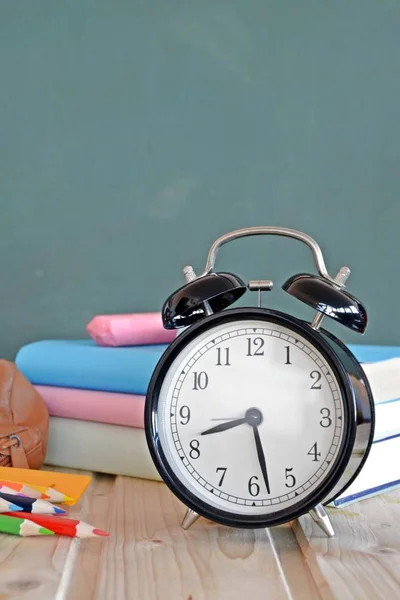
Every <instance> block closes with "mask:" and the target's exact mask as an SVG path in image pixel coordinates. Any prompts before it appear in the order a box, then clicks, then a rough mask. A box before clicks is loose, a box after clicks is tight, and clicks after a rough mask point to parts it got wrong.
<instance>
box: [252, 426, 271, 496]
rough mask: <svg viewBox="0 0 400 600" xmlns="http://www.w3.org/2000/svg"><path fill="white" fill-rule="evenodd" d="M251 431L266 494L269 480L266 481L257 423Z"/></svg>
mask: <svg viewBox="0 0 400 600" xmlns="http://www.w3.org/2000/svg"><path fill="white" fill-rule="evenodd" d="M253 432H254V440H255V442H256V449H257V456H258V462H259V464H260V469H261V473H262V475H263V478H264V482H265V486H266V488H267V492H268V494H270V493H271V491H270V489H269V481H268V473H267V463H266V462H265V455H264V450H263V447H262V443H261V438H260V432H259V431H258V427H257V425H253Z"/></svg>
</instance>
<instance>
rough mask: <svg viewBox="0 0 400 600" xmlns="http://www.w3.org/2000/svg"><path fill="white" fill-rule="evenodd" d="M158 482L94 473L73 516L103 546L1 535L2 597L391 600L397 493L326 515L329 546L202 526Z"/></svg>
mask: <svg viewBox="0 0 400 600" xmlns="http://www.w3.org/2000/svg"><path fill="white" fill-rule="evenodd" d="M184 512H185V508H184V506H183V505H182V504H181V503H180V502H179V501H178V500H176V498H174V496H173V495H172V494H171V493H170V491H169V490H168V489H167V487H166V486H165V485H164V484H161V483H156V482H150V481H144V480H143V481H142V480H137V479H131V478H128V477H117V478H115V477H112V476H107V475H96V476H94V477H93V482H92V484H91V485H90V487H89V489H88V490H87V492H86V493H85V495H84V497H83V498H82V499H81V501H80V502H79V503H78V504H77V505H76V506H74V507H71V511H70V514H71V516H72V517H76V518H80V519H83V520H86V521H88V522H91V523H93V524H94V525H96V526H97V527H100V528H102V529H106V530H108V531H110V533H111V538H110V539H109V540H71V539H69V538H63V537H56V538H31V539H29V538H28V539H22V538H17V537H14V536H5V535H3V536H0V600H3V599H5V598H7V599H8V598H18V600H25V599H26V600H28V598H29V600H75V599H77V598H79V599H80V598H82V599H85V600H92V599H93V600H95V599H96V600H114V599H115V598H120V599H121V600H131V599H135V600H136V599H141V598H146V600H153V599H154V600H155V599H157V600H158V599H160V598H162V599H163V600H170V599H173V600H176V599H179V600H180V599H183V600H190V599H191V600H203V599H205V600H207V599H211V598H212V599H213V600H228V599H229V600H235V599H236V598H238V599H239V598H240V599H243V598H246V597H247V596H251V598H252V600H257V599H258V598H262V599H267V600H275V599H277V600H281V599H282V600H339V599H340V600H350V599H351V600H375V599H381V598H382V599H385V600H392V599H393V600H394V599H396V600H397V599H398V598H399V597H400V535H399V531H398V527H397V521H398V519H399V516H400V490H399V491H397V492H392V493H391V494H386V495H383V496H379V497H376V498H373V499H370V500H365V501H363V502H360V503H358V504H355V505H351V506H349V507H348V508H344V509H341V510H336V509H331V510H330V516H331V518H332V521H333V524H334V527H335V530H336V532H337V534H336V537H335V538H333V539H327V538H326V537H325V536H324V535H323V533H322V532H321V531H320V530H319V529H318V527H317V526H316V525H315V524H314V523H313V521H312V520H311V519H310V518H309V517H307V516H306V517H302V519H301V521H300V524H299V523H294V524H293V528H291V527H290V526H283V527H278V528H274V529H271V530H268V531H265V530H238V529H231V528H227V527H222V526H219V525H215V524H213V523H210V522H208V521H206V520H204V519H201V520H199V521H197V523H195V525H194V526H193V527H192V528H191V529H190V530H189V531H186V532H185V531H183V530H182V529H181V527H180V522H181V520H182V518H183V515H184Z"/></svg>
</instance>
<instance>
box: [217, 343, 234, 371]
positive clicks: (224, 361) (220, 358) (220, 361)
mask: <svg viewBox="0 0 400 600" xmlns="http://www.w3.org/2000/svg"><path fill="white" fill-rule="evenodd" d="M222 350H225V354H224V353H223V352H222ZM230 366H231V363H230V362H229V348H217V367H230Z"/></svg>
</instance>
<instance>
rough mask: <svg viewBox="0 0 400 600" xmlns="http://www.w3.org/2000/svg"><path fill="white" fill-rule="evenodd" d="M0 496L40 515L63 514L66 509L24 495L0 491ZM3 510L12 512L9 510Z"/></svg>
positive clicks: (26, 510)
mask: <svg viewBox="0 0 400 600" xmlns="http://www.w3.org/2000/svg"><path fill="white" fill-rule="evenodd" d="M0 498H3V500H7V501H8V502H12V503H13V504H16V505H17V506H20V507H21V509H22V510H24V511H25V512H32V513H37V514H42V515H65V514H66V511H65V510H64V509H63V508H59V507H58V506H53V505H52V504H50V502H46V500H37V499H35V498H25V496H13V495H12V494H4V493H3V492H0ZM5 512H12V511H10V510H8V511H5Z"/></svg>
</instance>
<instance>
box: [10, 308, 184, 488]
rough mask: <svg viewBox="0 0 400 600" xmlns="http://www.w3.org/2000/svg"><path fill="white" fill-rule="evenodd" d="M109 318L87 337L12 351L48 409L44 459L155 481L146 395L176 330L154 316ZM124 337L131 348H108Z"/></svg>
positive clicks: (97, 320)
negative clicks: (146, 425) (147, 435)
mask: <svg viewBox="0 0 400 600" xmlns="http://www.w3.org/2000/svg"><path fill="white" fill-rule="evenodd" d="M135 317H137V318H135ZM110 319H111V321H110V322H109V321H108V320H107V318H106V317H96V318H95V319H94V320H93V321H92V322H91V323H90V324H89V325H88V331H89V332H90V334H91V336H92V337H93V339H91V340H68V341H65V340H45V341H39V342H34V343H31V344H28V345H26V346H24V347H23V348H21V350H20V351H19V352H18V354H17V357H16V364H17V367H18V368H19V370H20V371H21V372H22V373H23V374H24V375H25V377H26V378H27V379H29V381H30V382H31V383H33V384H34V385H35V387H36V389H37V390H38V392H39V393H40V395H41V396H42V398H43V400H44V401H45V403H46V405H47V407H48V410H49V414H50V426H49V443H48V449H47V454H46V459H45V460H46V464H48V465H52V466H58V467H71V468H77V469H86V470H89V471H98V472H102V473H111V474H120V475H130V476H136V477H142V478H150V479H159V476H158V473H157V471H156V469H155V467H154V465H153V463H152V460H151V458H150V454H149V452H148V449H147V443H146V439H145V435H144V429H143V427H144V422H143V420H144V403H145V394H146V391H147V387H148V384H149V382H150V378H151V375H152V373H153V370H154V368H155V366H156V364H157V362H158V360H159V359H160V357H161V355H162V353H163V352H164V350H165V349H166V348H167V345H168V344H167V343H165V342H170V341H171V340H172V339H173V338H174V337H175V336H176V332H174V331H172V332H171V331H166V330H164V329H163V327H162V322H161V315H160V314H158V313H157V314H154V313H143V314H138V315H130V316H129V315H123V316H114V315H111V316H110ZM129 319H130V321H129ZM127 320H128V321H129V322H130V325H131V327H130V328H129V327H128V329H127V327H126V323H127ZM114 334H115V335H114ZM156 341H159V342H164V343H158V344H157V343H155V342H156ZM121 342H122V343H131V344H134V345H130V346H118V347H113V346H116V345H117V344H120V343H121ZM104 344H107V345H104Z"/></svg>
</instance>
